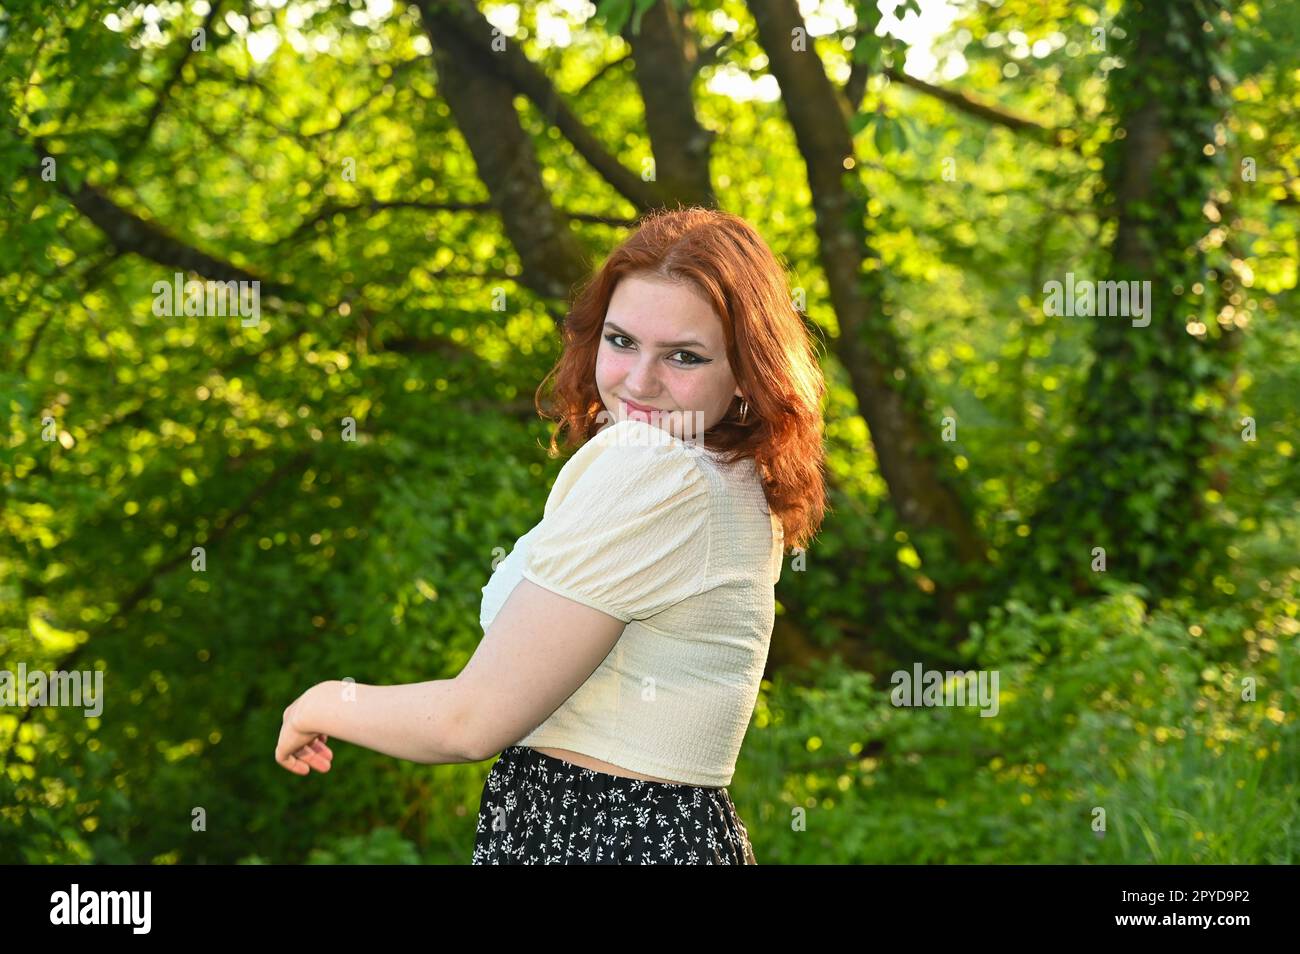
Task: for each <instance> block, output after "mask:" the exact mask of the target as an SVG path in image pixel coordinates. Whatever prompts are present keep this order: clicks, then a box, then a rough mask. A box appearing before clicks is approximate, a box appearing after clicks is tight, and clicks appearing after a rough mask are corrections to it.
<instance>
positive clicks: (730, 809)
mask: <svg viewBox="0 0 1300 954" xmlns="http://www.w3.org/2000/svg"><path fill="white" fill-rule="evenodd" d="M472 863H473V864H476V865H543V864H552V865H554V864H561V865H564V864H567V865H586V864H606V865H609V864H614V865H618V864H623V865H629V864H630V865H642V864H644V865H658V864H675V865H699V864H704V865H743V864H751V865H752V864H757V863H758V862H757V861H755V859H754V849H753V848H752V847H751V845H750V843H749V832H748V831H747V830H746V828H745V825H744V823H743V822H742V821H741V820H740V816H739V815H738V814H737V813H736V806H735V805H734V804H733V803H732V801H731V796H730V795H728V794H727V790H726V788H725V787H724V788H704V787H701V786H697V785H684V784H674V783H669V782H650V781H646V780H645V779H639V778H627V777H625V776H621V775H610V774H608V773H606V772H597V771H595V770H594V769H589V768H583V767H581V766H578V765H574V764H573V763H571V762H566V761H564V760H563V759H557V758H554V757H553V756H550V755H546V754H544V753H542V752H538V751H537V750H536V749H533V748H530V747H528V746H521V745H512V746H510V747H509V748H507V749H506V750H505V751H504V752H502V753H501V757H500V758H499V759H497V761H496V764H495V765H493V766H492V771H491V772H490V773H489V774H488V777H487V781H486V782H485V783H484V785H483V797H482V802H481V804H480V807H479V813H478V827H477V829H476V835H475V839H474V857H473V861H472Z"/></svg>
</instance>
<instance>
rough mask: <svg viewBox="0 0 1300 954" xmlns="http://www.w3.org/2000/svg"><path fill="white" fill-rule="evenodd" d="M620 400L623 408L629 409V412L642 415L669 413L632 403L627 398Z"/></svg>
mask: <svg viewBox="0 0 1300 954" xmlns="http://www.w3.org/2000/svg"><path fill="white" fill-rule="evenodd" d="M619 400H620V401H622V402H623V406H624V407H625V408H627V409H628V410H629V411H639V412H641V413H642V414H666V413H667V412H666V411H663V410H660V409H659V408H657V407H645V406H644V405H642V404H633V403H632V402H631V401H629V400H627V399H626V398H619Z"/></svg>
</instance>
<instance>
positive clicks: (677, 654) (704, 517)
mask: <svg viewBox="0 0 1300 954" xmlns="http://www.w3.org/2000/svg"><path fill="white" fill-rule="evenodd" d="M783 545H784V530H783V528H782V526H781V521H780V518H778V517H777V516H776V515H775V514H773V513H772V512H771V510H770V509H769V507H768V504H767V500H766V498H765V496H764V494H763V487H762V483H761V481H760V479H759V475H758V471H757V467H756V465H755V463H754V461H753V460H752V459H746V460H743V461H740V462H738V463H736V464H731V465H728V464H726V463H724V462H723V461H722V460H721V459H720V458H719V456H718V455H717V454H715V453H714V452H713V451H710V450H707V449H705V448H703V447H702V446H699V445H697V444H690V443H686V442H683V441H680V440H678V439H676V438H674V437H673V436H672V435H669V434H668V433H667V432H665V431H664V430H662V429H661V428H659V427H655V426H653V425H650V424H648V423H646V422H644V421H639V420H624V421H620V422H618V423H616V424H612V425H609V426H606V427H605V428H604V429H602V430H601V431H599V432H598V433H596V434H595V435H594V436H593V437H592V438H591V439H590V440H588V441H587V443H586V444H584V445H583V446H582V447H581V448H579V449H578V451H577V452H576V453H575V454H574V455H573V456H572V457H571V458H570V459H569V460H568V461H567V462H566V463H565V465H564V467H563V468H562V469H561V471H560V474H559V476H558V477H557V478H556V480H555V485H554V486H553V487H552V488H551V493H550V496H549V497H548V498H547V500H546V507H545V511H544V515H543V517H542V520H541V521H540V522H539V523H538V524H537V525H536V526H535V527H533V528H532V529H531V530H529V531H528V532H527V533H525V534H524V535H523V536H522V537H520V538H519V539H518V540H517V541H516V542H515V546H514V549H513V550H512V551H511V552H510V554H509V556H507V557H506V558H505V559H504V560H503V561H502V562H501V563H500V564H499V565H498V566H497V568H496V570H495V572H494V573H493V574H492V577H491V579H489V580H488V583H487V585H486V586H484V587H483V602H482V606H481V609H480V612H479V622H480V623H481V624H482V626H483V631H484V632H485V633H486V632H487V630H488V627H490V626H491V625H492V620H493V619H494V618H495V617H496V615H497V612H498V611H499V610H500V608H501V606H502V605H503V604H504V603H505V601H506V598H507V597H508V596H509V595H510V592H511V591H512V590H513V589H514V588H515V586H516V585H517V584H518V583H519V580H520V579H521V578H523V577H527V578H528V579H530V580H532V581H533V582H534V583H536V584H537V585H538V586H542V587H545V588H546V589H548V590H551V591H553V592H555V593H559V594H561V595H563V596H567V597H569V598H570V599H572V600H576V601H577V602H579V603H584V604H586V605H588V606H592V607H595V608H596V609H599V610H603V611H604V612H606V613H608V614H610V615H611V616H614V617H616V618H618V619H620V620H622V621H623V622H625V623H626V624H627V626H626V628H625V629H624V630H623V633H622V635H621V636H620V637H619V639H618V642H616V643H615V644H614V648H613V649H611V650H610V652H609V655H607V656H606V657H605V659H604V661H602V662H601V664H600V666H598V667H597V668H596V671H595V672H594V673H592V675H591V676H590V677H589V678H588V679H587V681H586V682H584V683H583V684H582V685H581V686H580V687H579V688H578V689H577V691H575V692H574V693H573V695H571V696H569V698H568V699H566V700H565V701H564V702H563V703H562V704H561V705H560V707H559V708H558V709H556V710H555V711H554V712H553V713H552V714H551V715H550V716H549V717H548V718H547V719H546V720H545V721H544V722H542V724H541V725H539V726H538V727H537V728H535V729H534V730H533V731H532V732H530V733H529V734H528V735H526V736H524V737H523V738H522V739H520V740H519V742H518V743H516V744H518V745H523V746H531V747H556V748H564V749H569V750H570V751H573V752H579V753H582V754H584V755H589V756H592V757H594V758H597V759H601V760H603V761H605V762H609V763H610V764H611V765H617V766H620V767H622V768H627V769H631V770H632V771H634V772H639V773H641V774H643V775H653V776H655V777H657V778H665V779H672V780H673V781H677V782H684V783H686V784H690V785H704V786H709V787H720V786H725V785H729V784H730V783H731V776H732V773H733V772H734V771H735V768H736V758H737V756H738V755H739V753H740V745H741V742H742V741H743V740H744V738H745V732H746V730H747V729H748V727H749V721H750V717H751V716H752V715H753V712H754V705H755V703H756V702H757V700H758V689H759V682H760V680H761V679H762V675H763V667H764V665H765V664H766V662H767V650H768V643H769V641H770V639H771V636H772V625H773V622H774V620H775V595H774V586H775V584H776V582H777V580H778V579H779V578H780V575H781V562H782V552H783Z"/></svg>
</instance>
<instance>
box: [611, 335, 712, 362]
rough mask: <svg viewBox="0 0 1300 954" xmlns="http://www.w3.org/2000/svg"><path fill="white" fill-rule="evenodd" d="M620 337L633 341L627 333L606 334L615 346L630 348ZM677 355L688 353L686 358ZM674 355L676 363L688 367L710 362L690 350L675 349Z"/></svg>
mask: <svg viewBox="0 0 1300 954" xmlns="http://www.w3.org/2000/svg"><path fill="white" fill-rule="evenodd" d="M620 338H622V339H626V340H627V341H631V340H632V339H631V338H628V337H627V335H620V334H618V333H617V332H612V333H610V334H607V335H605V340H606V341H608V342H609V343H610V344H612V345H613V346H614V347H615V348H619V349H626V348H628V347H629V345H621V344H619V343H618V339H620ZM677 355H686V358H685V359H682V358H678V357H677ZM672 357H673V358H674V363H675V364H681V365H685V366H687V367H690V366H692V365H696V364H708V363H709V362H708V361H707V360H706V359H704V358H701V357H700V356H699V355H697V354H694V353H693V352H690V351H675V352H673V355H672Z"/></svg>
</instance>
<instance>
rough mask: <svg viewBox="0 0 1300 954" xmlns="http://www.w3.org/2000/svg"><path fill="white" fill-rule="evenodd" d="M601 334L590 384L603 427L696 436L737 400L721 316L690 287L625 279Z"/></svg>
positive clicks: (613, 298)
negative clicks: (637, 423)
mask: <svg viewBox="0 0 1300 954" xmlns="http://www.w3.org/2000/svg"><path fill="white" fill-rule="evenodd" d="M601 335H602V338H601V342H600V348H599V350H598V351H597V352H596V387H597V389H598V390H599V391H600V399H601V401H602V402H603V403H604V405H605V410H606V412H607V414H606V418H607V421H608V423H611V424H613V423H617V422H619V421H625V420H628V419H636V420H642V421H648V422H650V423H651V424H654V425H656V426H658V427H660V428H662V429H663V430H665V431H667V432H668V433H670V434H672V435H673V436H675V437H678V438H681V439H683V440H689V439H692V438H694V439H700V438H702V437H703V435H704V432H705V431H707V430H708V429H709V428H711V427H712V426H713V425H714V424H716V423H717V422H718V421H720V420H721V419H722V418H723V416H724V415H725V414H726V413H727V408H728V406H730V404H731V400H732V398H733V397H740V396H741V392H740V387H739V386H738V385H737V384H736V379H735V378H734V377H733V376H732V373H731V365H730V364H729V363H728V362H727V352H726V341H725V340H724V338H723V333H722V319H721V318H719V317H718V315H717V313H716V312H714V310H713V307H712V306H711V305H710V304H709V303H708V302H707V301H706V300H705V299H704V297H703V295H702V294H700V293H699V292H698V291H696V290H695V288H694V286H691V285H688V284H685V283H675V282H668V281H665V280H663V279H661V278H647V277H642V276H637V275H628V276H625V277H624V278H623V279H622V280H621V281H620V282H619V283H618V285H617V286H616V287H615V289H614V294H613V296H611V298H610V302H609V309H608V310H607V311H606V313H605V326H604V329H603V330H602V332H601ZM645 408H649V409H650V410H644V409H645Z"/></svg>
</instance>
